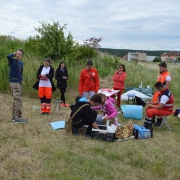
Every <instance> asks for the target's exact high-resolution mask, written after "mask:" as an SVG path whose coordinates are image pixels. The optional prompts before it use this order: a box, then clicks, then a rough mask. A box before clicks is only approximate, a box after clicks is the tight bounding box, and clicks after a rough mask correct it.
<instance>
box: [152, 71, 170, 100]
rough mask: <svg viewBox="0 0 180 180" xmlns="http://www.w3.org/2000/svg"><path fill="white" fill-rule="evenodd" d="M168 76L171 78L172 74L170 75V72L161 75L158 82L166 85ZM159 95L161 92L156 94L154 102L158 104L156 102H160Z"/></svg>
mask: <svg viewBox="0 0 180 180" xmlns="http://www.w3.org/2000/svg"><path fill="white" fill-rule="evenodd" d="M167 76H170V74H169V72H168V71H165V72H162V73H159V75H158V79H157V82H161V83H163V84H164V85H166V77H167ZM159 94H160V93H159V91H157V92H155V93H154V96H153V100H152V102H156V101H157V100H158V96H159Z"/></svg>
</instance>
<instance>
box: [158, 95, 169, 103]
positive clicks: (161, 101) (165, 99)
mask: <svg viewBox="0 0 180 180" xmlns="http://www.w3.org/2000/svg"><path fill="white" fill-rule="evenodd" d="M168 101H169V97H168V96H165V95H162V96H161V99H160V103H161V104H166V103H167V102H168Z"/></svg>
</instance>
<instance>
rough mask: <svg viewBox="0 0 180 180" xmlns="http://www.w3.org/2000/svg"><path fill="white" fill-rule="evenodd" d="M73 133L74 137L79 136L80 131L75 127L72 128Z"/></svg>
mask: <svg viewBox="0 0 180 180" xmlns="http://www.w3.org/2000/svg"><path fill="white" fill-rule="evenodd" d="M72 133H73V134H74V135H78V129H77V128H75V127H72Z"/></svg>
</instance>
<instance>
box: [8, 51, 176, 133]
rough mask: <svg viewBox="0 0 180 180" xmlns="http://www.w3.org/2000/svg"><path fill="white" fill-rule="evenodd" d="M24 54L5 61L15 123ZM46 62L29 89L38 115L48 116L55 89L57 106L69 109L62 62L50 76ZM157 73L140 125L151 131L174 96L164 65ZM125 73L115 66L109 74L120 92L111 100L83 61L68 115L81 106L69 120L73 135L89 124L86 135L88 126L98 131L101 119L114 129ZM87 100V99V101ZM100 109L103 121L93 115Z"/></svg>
mask: <svg viewBox="0 0 180 180" xmlns="http://www.w3.org/2000/svg"><path fill="white" fill-rule="evenodd" d="M23 54H24V51H23V50H22V49H18V50H17V51H16V52H15V53H12V54H9V55H8V56H7V59H8V61H9V66H10V72H9V82H10V88H11V90H12V92H13V97H14V101H13V106H12V121H14V122H15V123H21V122H26V121H27V120H26V119H23V118H22V101H21V92H22V81H23V77H22V75H23V62H22V60H21V58H22V56H23ZM50 64H51V63H50V59H49V58H46V59H45V60H44V64H43V65H41V66H40V67H39V69H38V71H37V79H38V80H37V82H36V83H35V84H34V85H33V88H35V89H37V90H38V96H39V99H40V102H41V114H42V115H45V114H46V115H49V114H50V110H51V98H52V92H53V91H55V90H56V87H57V88H58V89H59V90H60V93H61V100H62V104H61V106H65V107H67V106H69V105H68V104H67V103H66V99H65V92H66V88H67V80H68V71H67V68H66V65H65V63H64V62H61V63H60V64H59V66H58V68H57V69H56V71H55V73H54V68H53V67H52V66H51V65H50ZM159 69H160V73H159V76H158V79H157V83H156V84H155V85H154V87H155V88H156V89H157V92H156V93H155V94H154V97H153V100H152V101H151V102H149V103H148V107H147V108H146V116H145V121H144V126H146V127H148V128H151V127H152V123H155V117H157V122H156V123H155V126H159V125H161V123H162V116H165V115H170V114H171V113H172V110H173V104H174V97H173V95H172V93H171V92H170V90H169V87H170V82H171V76H170V74H169V72H168V70H167V64H166V63H165V62H161V63H160V64H159ZM54 74H55V79H56V80H57V85H56V87H55V85H54V83H53V80H52V79H53V77H54ZM125 79H126V72H125V66H124V65H123V64H121V65H119V66H118V70H117V71H116V72H115V74H114V75H113V78H112V80H113V89H114V90H120V92H119V93H117V97H116V101H115V100H114V97H107V96H105V95H104V94H102V93H98V90H99V76H98V71H97V69H96V68H94V67H93V62H92V61H91V60H89V61H87V67H86V68H84V69H83V70H82V71H81V73H80V78H79V95H78V96H77V98H76V100H75V104H74V105H71V106H70V108H71V110H72V111H71V114H70V116H72V115H73V114H74V113H75V112H76V111H77V110H78V109H79V107H81V106H82V105H84V104H87V105H85V106H83V108H82V109H81V110H80V111H78V112H77V113H76V115H75V117H74V118H73V127H72V130H73V133H74V134H78V129H79V128H80V127H82V126H83V125H85V124H86V125H89V127H88V128H87V132H86V135H87V136H88V135H89V134H90V133H91V130H92V127H94V128H96V129H98V128H99V127H98V125H97V124H103V119H104V120H107V119H109V120H111V121H112V123H114V125H116V126H118V120H117V114H118V108H120V100H121V94H122V93H123V90H124V88H125ZM88 98H89V100H88ZM99 109H101V110H102V111H103V116H104V117H103V118H102V116H100V115H97V111H96V110H99Z"/></svg>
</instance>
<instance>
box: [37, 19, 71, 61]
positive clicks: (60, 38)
mask: <svg viewBox="0 0 180 180" xmlns="http://www.w3.org/2000/svg"><path fill="white" fill-rule="evenodd" d="M40 24H41V27H38V28H35V30H36V31H37V32H38V33H39V34H38V35H36V40H37V53H38V54H39V55H41V56H43V57H50V58H52V59H55V60H56V59H61V58H64V57H66V56H67V55H68V54H69V53H71V52H72V48H73V44H74V41H73V37H72V35H71V34H70V33H69V34H68V36H67V37H65V35H64V30H65V29H66V24H65V25H64V26H62V27H61V26H60V25H59V22H54V21H53V24H52V25H51V24H49V23H47V22H44V21H43V22H40Z"/></svg>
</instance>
